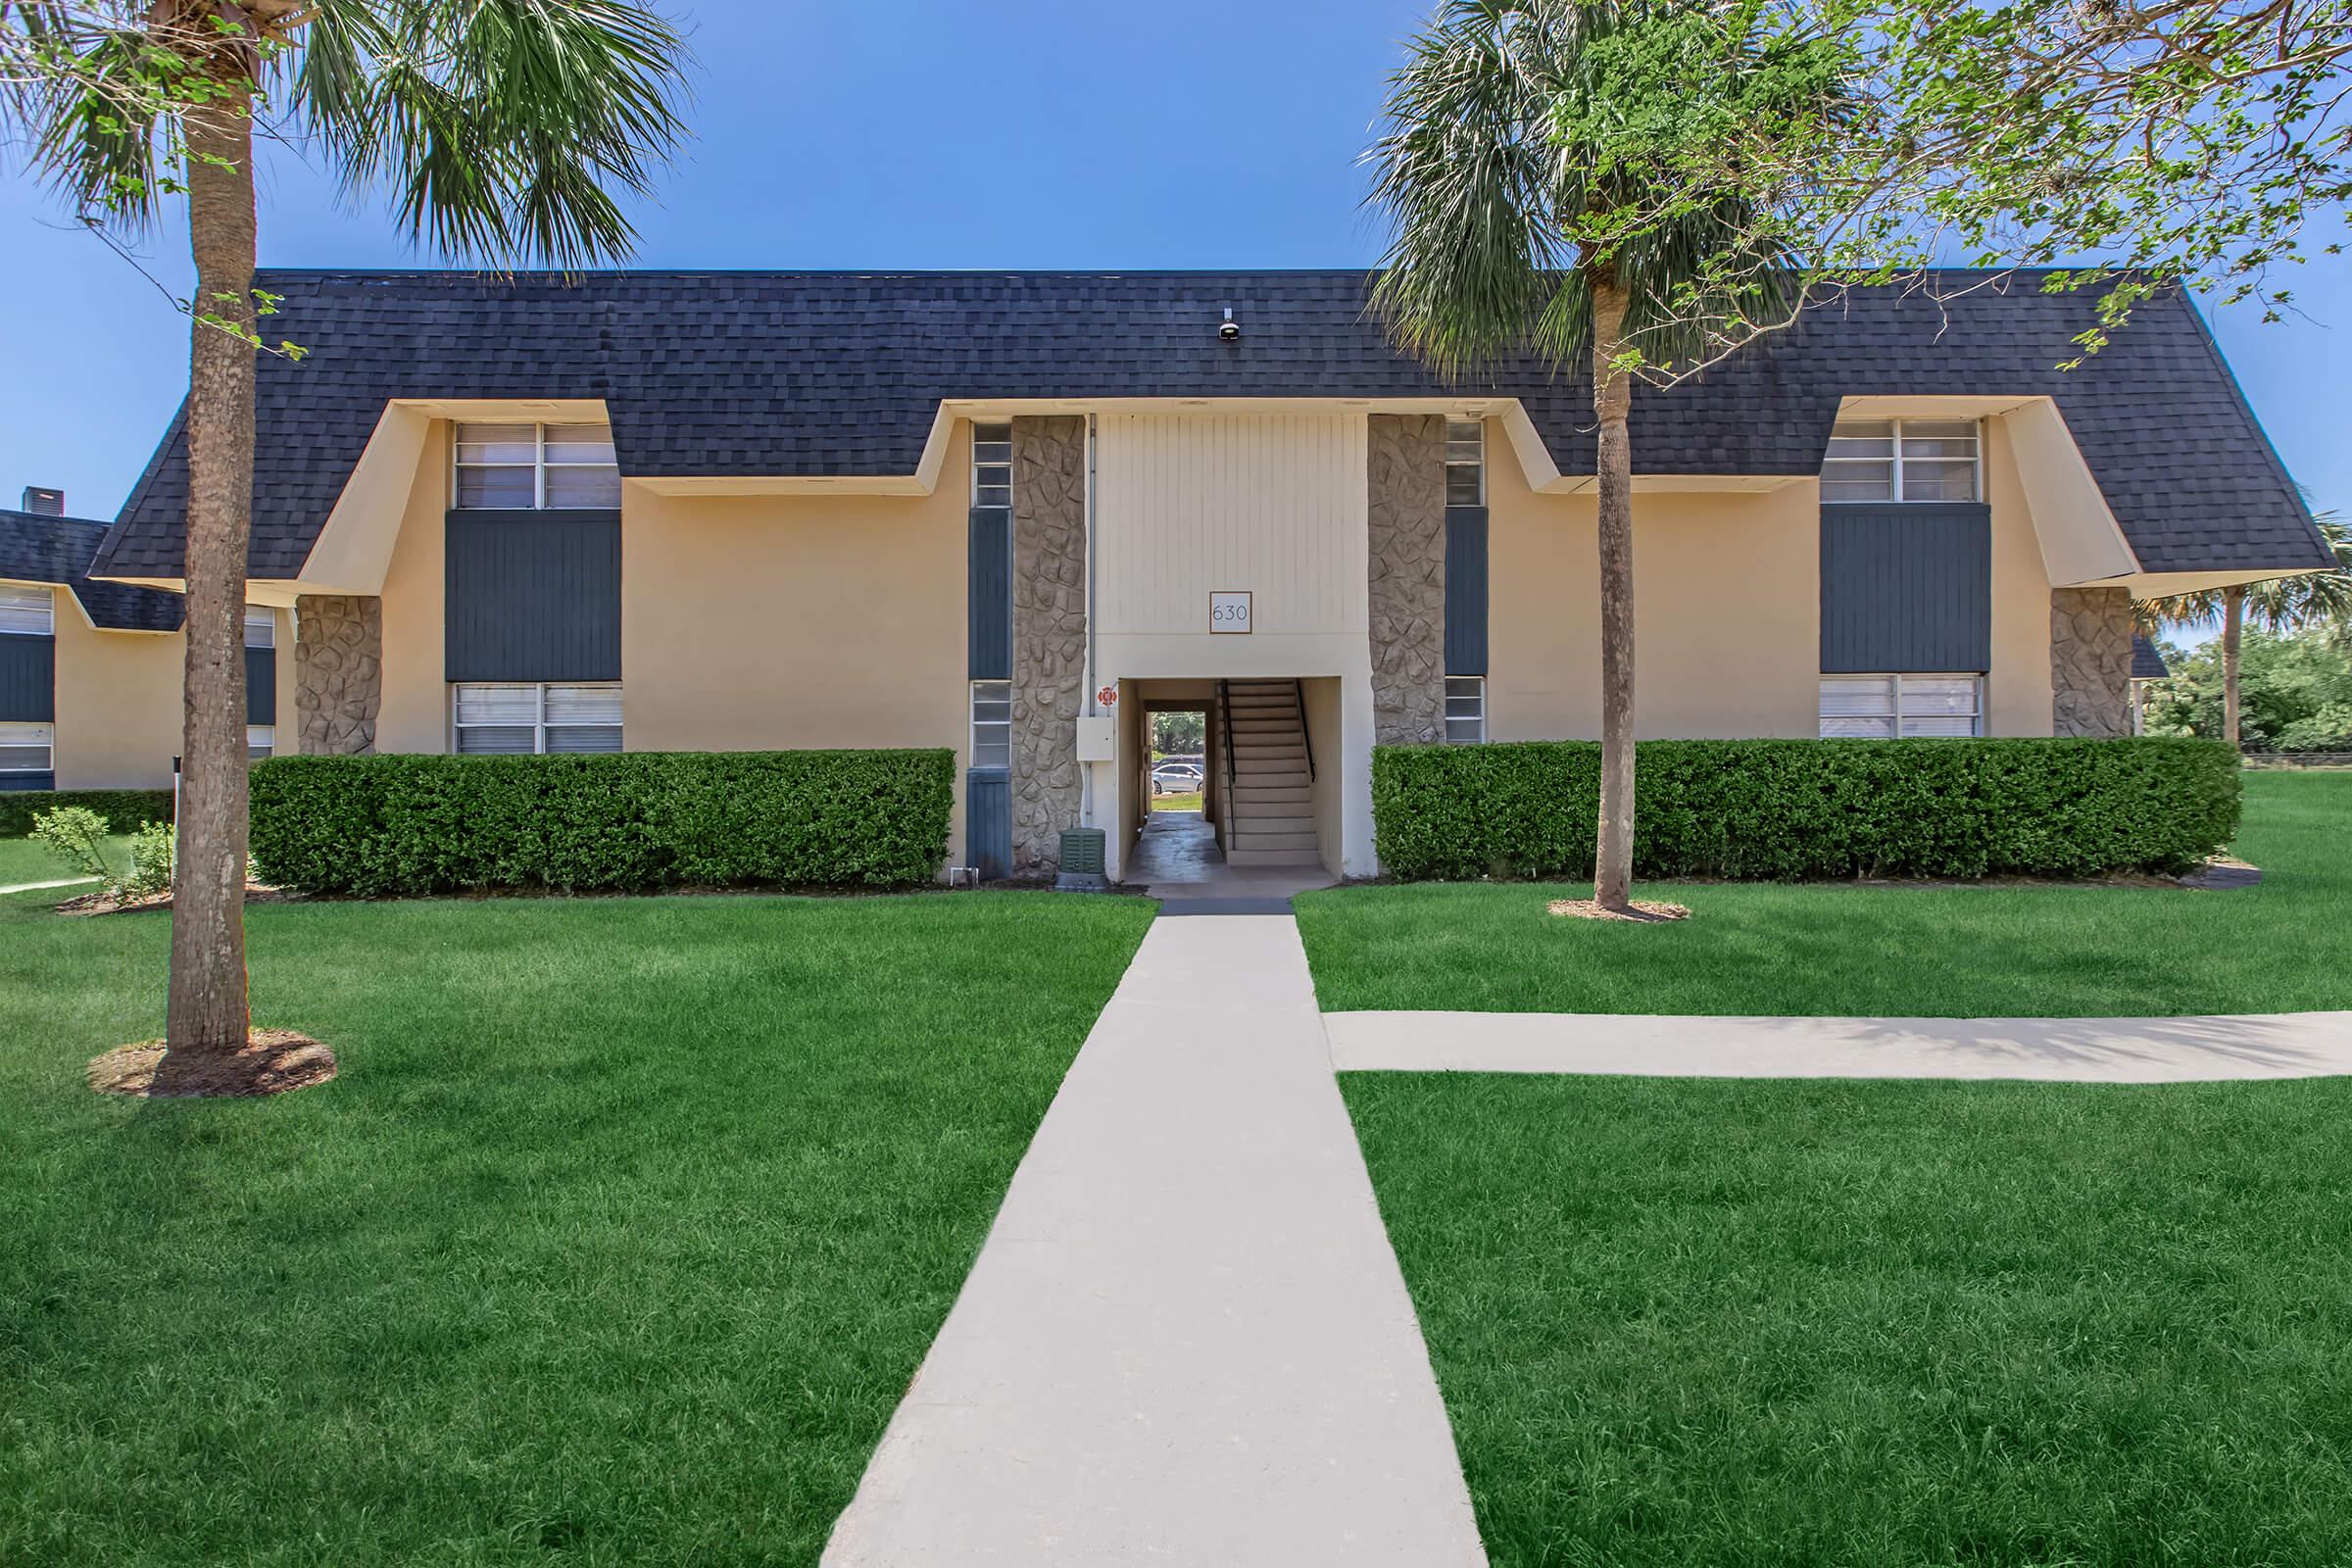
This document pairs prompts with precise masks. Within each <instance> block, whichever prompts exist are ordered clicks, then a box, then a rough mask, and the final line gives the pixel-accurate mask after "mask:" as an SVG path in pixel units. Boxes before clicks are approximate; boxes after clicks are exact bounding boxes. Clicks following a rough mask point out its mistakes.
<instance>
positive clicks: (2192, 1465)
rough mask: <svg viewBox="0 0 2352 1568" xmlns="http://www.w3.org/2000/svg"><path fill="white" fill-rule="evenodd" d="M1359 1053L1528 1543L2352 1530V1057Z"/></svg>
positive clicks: (1890, 1554) (1767, 1544) (1889, 1550)
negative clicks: (1891, 1074)
mask: <svg viewBox="0 0 2352 1568" xmlns="http://www.w3.org/2000/svg"><path fill="white" fill-rule="evenodd" d="M2266 811H2267V807H2266ZM2271 842H2276V843H2278V844H2280V845H2283V844H2285V843H2286V842H2288V839H2287V838H2286V837H2284V836H2281V837H2279V838H2278V839H2276V840H2273V841H2271ZM1341 1082H1342V1085H1343V1088H1344V1090H1345V1092H1346V1095H1347V1098H1348V1106H1349V1109H1350V1110H1351V1112H1352V1113H1353V1115H1354V1118H1355V1123H1356V1127H1357V1130H1358V1132H1359V1133H1360V1135H1361V1136H1362V1139H1363V1145H1364V1150H1365V1153H1366V1156H1367V1158H1368V1160H1369V1162H1370V1165H1371V1170H1372V1176H1373V1182H1374V1185H1375V1187H1376V1188H1377V1189H1378V1192H1379V1196H1380V1203H1381V1209H1382V1212H1383V1214H1384V1215H1385V1217H1386V1219H1387V1222H1388V1227H1389V1234H1390V1236H1391V1237H1392V1238H1393V1239H1394V1241H1395V1242H1396V1245H1397V1254H1398V1256H1399V1258H1400V1259H1401V1261H1402V1263H1403V1267H1404V1274H1405V1278H1406V1281H1407V1283H1408V1284H1409V1285H1410V1287H1411V1290H1412V1295H1413V1299H1414V1302H1415V1305H1416V1306H1417V1308H1418V1310H1419V1314H1420V1319H1421V1324H1422V1327H1423V1329H1424V1331H1425V1332H1426V1334H1427V1336H1428V1340H1429V1345H1430V1350H1431V1355H1432V1357H1433V1360H1434V1362H1435V1365H1436V1369H1437V1374H1438V1381H1439V1383H1440V1385H1441V1386H1442V1387H1443V1389H1444V1391H1445V1395H1446V1405H1447V1408H1448V1410H1449V1411H1450V1413H1451V1416H1452V1420H1453V1427H1454V1434H1455V1438H1456V1441H1457V1443H1458V1444H1459V1446H1460V1449H1461V1454H1462V1460H1463V1464H1464V1467H1465V1469H1466V1470H1467V1473H1468V1476H1469V1480H1470V1488H1471V1493H1472V1496H1473V1498H1474V1499H1475V1501H1476V1504H1477V1508H1478V1517H1479V1526H1480V1529H1481V1531H1482V1533H1483V1534H1484V1536H1485V1538H1486V1542H1487V1546H1488V1550H1489V1552H1490V1554H1491V1556H1492V1560H1493V1562H1494V1563H1495V1568H1537V1565H1556V1568H1570V1565H1574V1568H1591V1565H1601V1564H1608V1565H1631V1564H1669V1563H1672V1564H1691V1565H1706V1568H1740V1565H1759V1568H1761V1565H1773V1568H1799V1565H1812V1564H1831V1563H1835V1564H1840V1565H1851V1564H1874V1565H1875V1564H1889V1565H1892V1564H1906V1565H1907V1564H1965V1565H1985V1568H1991V1565H1996V1564H1997V1565H2008V1564H2015V1565H2019V1568H2025V1565H2043V1568H2055V1565H2059V1564H2081V1565H2092V1564H2098V1565H2104V1564H2151V1565H2153V1564H2176V1565H2180V1568H2222V1565H2229V1564H2248V1565H2252V1564H2266V1565H2280V1568H2285V1565H2311V1568H2321V1565H2340V1564H2343V1563H2345V1562H2352V1506H2348V1505H2347V1502H2346V1499H2347V1498H2352V1356H2347V1355H2346V1353H2345V1347H2346V1346H2348V1345H2352V1203H2347V1201H2346V1200H2345V1195H2346V1193H2347V1192H2352V1139H2347V1137H2346V1133H2345V1128H2346V1126H2347V1124H2348V1123H2352V1082H2347V1081H2346V1080H2342V1079H2334V1080H2315V1081H2310V1082H2303V1083H2284V1084H2264V1085H2245V1084H2235V1085H2193V1086H2172V1087H2164V1088H2115V1087H2085V1086H2072V1085H2040V1084H2034V1085H2028V1084H1949V1083H1945V1084H1935V1083H1855V1082H1734V1081H1703V1080H1701V1081H1693V1080H1666V1079H1651V1080H1635V1079H1621V1078H1619V1079H1611V1078H1580V1077H1548V1076H1501V1075H1466V1074H1446V1075H1439V1074H1367V1073H1359V1074H1349V1075H1347V1076H1345V1077H1343V1079H1342V1080H1341Z"/></svg>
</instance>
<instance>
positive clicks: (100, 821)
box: [27, 806, 115, 882]
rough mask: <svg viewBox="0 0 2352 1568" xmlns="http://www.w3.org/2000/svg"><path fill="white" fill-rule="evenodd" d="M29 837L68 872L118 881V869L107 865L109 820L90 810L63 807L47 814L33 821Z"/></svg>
mask: <svg viewBox="0 0 2352 1568" xmlns="http://www.w3.org/2000/svg"><path fill="white" fill-rule="evenodd" d="M27 837H29V838H30V839H31V840H32V842H33V843H35V844H38V845H39V846H40V847H41V848H42V849H45V850H47V851H48V852H49V853H50V854H51V855H52V856H54V857H55V858H57V861H58V863H59V864H60V865H62V866H64V867H65V868H66V869H68V870H71V871H75V872H78V873H80V874H81V875H83V876H90V877H104V878H105V879H106V880H107V881H109V882H112V881H113V880H114V876H115V873H114V868H113V867H111V866H109V865H108V864H107V863H106V818H105V817H103V816H100V815H99V814H98V813H97V812H96V811H93V810H91V809H89V808H88V807H86V806H61V807H59V808H57V809H55V810H51V811H43V812H41V813H40V814H39V815H38V816H36V817H34V818H33V819H32V832H31V833H30V834H28V835H27Z"/></svg>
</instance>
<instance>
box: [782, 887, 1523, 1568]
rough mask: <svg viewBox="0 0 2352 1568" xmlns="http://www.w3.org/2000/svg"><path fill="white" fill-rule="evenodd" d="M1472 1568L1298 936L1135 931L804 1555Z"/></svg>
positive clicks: (1422, 1358)
mask: <svg viewBox="0 0 2352 1568" xmlns="http://www.w3.org/2000/svg"><path fill="white" fill-rule="evenodd" d="M1485 1560H1486V1557H1485V1553H1484V1551H1483V1549H1482V1548H1481V1547H1480V1544H1479V1541H1478V1534H1477V1529H1476V1526H1475V1524H1474V1522H1473V1519H1472V1515H1471V1509H1470V1499H1469V1495H1468V1493H1467V1491H1466V1489H1465V1488H1464V1486H1463V1483H1462V1475H1461V1467H1460V1463H1459V1461H1458V1459H1457V1458H1456V1456H1455V1454H1454V1449H1453V1438H1452V1433H1451V1431H1450V1429H1449V1428H1448V1426H1447V1424H1446V1411H1445V1406H1444V1405H1443V1403H1442V1402H1441V1401H1440V1399H1439V1397H1438V1390H1437V1384H1436V1381H1435V1380H1434V1379H1433V1378H1432V1376H1431V1374H1430V1368H1429V1355H1428V1350H1427V1348H1425V1347H1424V1345H1423V1344H1422V1340H1421V1333H1420V1328H1419V1325H1418V1324H1417V1322H1416V1321H1415V1319H1414V1317H1413V1310H1412V1303H1411V1301H1410V1300H1409V1299H1407V1297H1406V1295H1405V1290H1404V1281H1403V1278H1402V1276H1401V1275H1400V1274H1399V1272H1398V1270H1397V1261H1396V1257H1395V1255H1394V1254H1393V1253H1392V1252H1391V1251H1390V1249H1389V1242H1388V1236H1387V1233H1386V1231H1385V1230H1384V1229H1383V1228H1382V1226H1381V1222H1380V1215H1379V1212H1378V1210H1377V1208H1376V1207H1375V1206H1374V1202H1373V1197H1372V1188H1371V1183H1370V1181H1369V1180H1368V1178H1367V1177H1366V1175H1365V1172H1364V1163H1363V1158H1362V1155H1361V1154H1360V1153H1358V1152H1357V1149H1356V1143H1355V1135H1354V1132H1353V1130H1352V1128H1351V1127H1350V1126H1349V1124H1348V1114H1347V1110H1346V1107H1345V1106H1344V1105H1343V1104H1342V1103H1341V1101H1340V1096H1339V1090H1338V1087H1337V1085H1336V1083H1335V1082H1334V1080H1333V1077H1332V1073H1331V1066H1330V1061H1329V1058H1328V1055H1327V1053H1326V1047H1325V1044H1324V1038H1323V1029H1322V1020H1321V1016H1320V1014H1319V1013H1318V1012H1317V1011H1316V1007H1315V997H1314V990H1313V986H1312V984H1311V983H1310V981H1309V980H1308V977H1307V968H1306V956H1305V953H1304V951H1303V950H1302V949H1301V948H1300V947H1299V934H1298V927H1297V925H1296V924H1295V923H1294V922H1293V921H1292V920H1291V919H1290V918H1289V917H1287V916H1280V915H1237V916H1232V917H1228V918H1221V919H1205V920H1164V919H1163V920H1159V921H1155V922H1154V923H1153V924H1152V929H1151V932H1150V933H1149V934H1148V935H1147V936H1146V938H1145V940H1144V944H1143V947H1142V949H1141V950H1140V951H1139V952H1138V953H1137V954H1136V957H1135V962H1134V964H1133V965H1132V966H1131V967H1130V968H1129V969H1128V971H1127V974H1126V977H1125V978H1124V979H1123V980H1122V981H1121V982H1120V983H1119V988H1118V991H1117V993H1116V994H1115V995H1114V996H1113V997H1112V998H1111V1000H1110V1004H1109V1005H1108V1006H1107V1007H1105V1008H1104V1009H1103V1015H1102V1017H1101V1018H1100V1019H1098V1020H1097V1021H1096V1024H1095V1027H1094V1031H1093V1033H1092V1034H1091V1035H1089V1036H1088V1038H1087V1042H1086V1046H1085V1049H1084V1050H1083V1051H1082V1052H1081V1053H1080V1054H1079V1056H1078V1059H1077V1061H1076V1063H1075V1064H1074V1065H1073V1066H1072V1067H1071V1069H1070V1073H1069V1076H1068V1078H1067V1079H1066V1080H1065V1081H1064V1083H1063V1084H1062V1087H1061V1091H1060V1093H1059V1094H1058V1095H1057V1096H1056V1097H1055V1099H1054V1105H1053V1108H1052V1110H1051V1111H1050V1112H1049V1113H1048V1114H1047V1116H1046V1119H1045V1123H1044V1125H1043V1126H1042V1127H1040V1128H1039V1130H1038V1134H1037V1139H1036V1141H1035V1143H1034V1144H1032V1146H1031V1147H1030V1150H1029V1152H1028V1154H1027V1156H1026V1157H1025V1158H1024V1159H1023V1160H1022V1161H1021V1166H1020V1169H1019V1172H1018V1173H1017V1174H1016V1175H1015V1176H1014V1177H1013V1181H1012V1187H1011V1190H1010V1192H1009V1193H1008V1194H1007V1195H1006V1198H1005V1207H1004V1210H1003V1212H1002V1213H1001V1214H1000V1215H999V1216H998V1218H997V1222H996V1227H995V1229H994V1230H993V1231H992V1232H991V1233H990V1236H989V1239H988V1243H987V1245H986V1247H985V1248H983V1249H982V1250H981V1253H980V1257H979V1261H978V1262H977V1263H976V1264H975V1265H974V1267H973V1269H972V1274H971V1277H970V1279H968V1280H967V1281H966V1282H965V1283H964V1287H963V1292H962V1295H961V1296H960V1297H958V1298H957V1299H956V1306H955V1309H954V1310H953V1311H952V1312H951V1313H950V1314H949V1316H948V1320H947V1323H946V1325H945V1326H944V1327H943V1328H942V1329H941V1330H940V1335H939V1339H938V1342H937V1343H936V1344H934V1345H933V1346H932V1348H931V1353H930V1355H929V1356H928V1357H927V1358H926V1359H925V1361H924V1363H923V1367H922V1371H921V1372H920V1373H919V1374H918V1375H917V1376H916V1378H915V1381H914V1384H913V1386H912V1388H910V1389H909V1390H908V1391H907V1397H906V1399H905V1402H903V1403H902V1404H901V1405H900V1406H899V1410H898V1414H897V1415H896V1416H895V1417H894V1418H893V1419H892V1421H891V1424H890V1429H889V1431H888V1433H887V1434H886V1435H885V1436H884V1438H883V1440H882V1444H881V1446H880V1447H879V1448H878V1449H877V1450H876V1451H875V1454H874V1458H873V1462H872V1463H871V1465H869V1466H868V1468H867V1470H866V1473H865V1477H864V1480H863V1481H862V1482H861V1483H860V1485H859V1486H858V1495H857V1498H856V1500H855V1501H853V1502H852V1503H851V1505H850V1508H849V1511H848V1512H847V1513H845V1514H844V1515H843V1516H842V1518H841V1522H840V1523H839V1524H838V1525H837V1526H836V1527H835V1530H834V1534H833V1539H832V1542H831V1544H829V1545H828V1547H827V1548H826V1551H825V1555H824V1561H825V1562H826V1563H828V1564H832V1565H835V1568H852V1565H858V1568H884V1565H886V1568H936V1565H946V1564H982V1563H985V1564H1002V1565H1007V1568H1015V1565H1017V1568H1053V1565H1057V1564H1069V1565H1079V1564H1084V1565H1087V1568H1118V1565H1122V1564H1146V1563H1149V1564H1152V1565H1154V1568H1260V1565H1262V1568H1306V1565H1310V1564H1312V1565H1320V1564H1333V1565H1339V1564H1346V1565H1348V1568H1383V1565H1389V1564H1395V1565H1397V1568H1407V1565H1409V1568H1452V1565H1470V1564H1483V1563H1484V1562H1485Z"/></svg>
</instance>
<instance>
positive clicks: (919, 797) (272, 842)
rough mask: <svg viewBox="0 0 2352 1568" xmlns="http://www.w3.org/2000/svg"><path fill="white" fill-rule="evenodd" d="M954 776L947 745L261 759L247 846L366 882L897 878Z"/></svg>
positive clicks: (623, 883) (413, 889) (266, 859)
mask: <svg viewBox="0 0 2352 1568" xmlns="http://www.w3.org/2000/svg"><path fill="white" fill-rule="evenodd" d="M955 778H956V760H955V754H954V753H952V752H948V751H870V752H628V753H618V754H610V755H604V756H586V757H408V756H397V757H282V758H271V759H270V760H268V761H264V762H259V763H256V764H255V765H254V769H253V856H254V860H255V862H256V865H257V867H258V869H259V870H260V872H261V875H262V876H263V878H264V879H265V880H268V881H272V882H277V883H281V884H283V885H285V886H289V887H298V888H304V889H308V890H310V891H312V892H318V893H356V894H363V895H369V896H381V895H391V894H413V893H440V892H450V891H455V890H461V889H486V888H559V889H565V890H571V891H587V890H592V889H593V890H602V891H619V890H628V889H644V888H658V887H673V886H680V885H687V886H702V887H738V886H791V887H877V886H878V887H889V886H899V885H905V884H908V883H917V882H925V881H929V880H930V879H931V878H932V877H933V876H934V875H936V874H937V871H938V868H939V866H940V864H941V862H942V860H943V859H944V858H946V855H947V848H948V813H949V810H950V809H951V807H952V805H953V802H954V799H955Z"/></svg>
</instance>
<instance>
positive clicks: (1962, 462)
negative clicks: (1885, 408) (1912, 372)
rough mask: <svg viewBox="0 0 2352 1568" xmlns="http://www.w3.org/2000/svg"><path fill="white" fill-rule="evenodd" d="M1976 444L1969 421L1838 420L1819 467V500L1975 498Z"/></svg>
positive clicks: (1974, 425) (1973, 424)
mask: <svg viewBox="0 0 2352 1568" xmlns="http://www.w3.org/2000/svg"><path fill="white" fill-rule="evenodd" d="M1982 446H1983V443H1982V441H1981V440H1980V432H1979V428H1978V425H1977V422H1976V421H1975V420H1974V419H1840V420H1838V423H1837V425H1836V427H1835V428H1834V429H1832V431H1831V432H1830V449H1829V455H1828V456H1827V457H1826V458H1825V459H1824V460H1823V462H1822V465H1821V499H1822V500H1824V501H1827V502H1833V503H1839V502H1849V503H1850V502H1871V501H1879V502H1887V501H1897V500H1900V501H1975V500H1978V499H1980V498H1981V496H1982V494H1983V490H1984V485H1983V483H1982V480H1981V471H1980V470H1981V463H1980V459H1981V458H1982V456H1983V452H1982Z"/></svg>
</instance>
